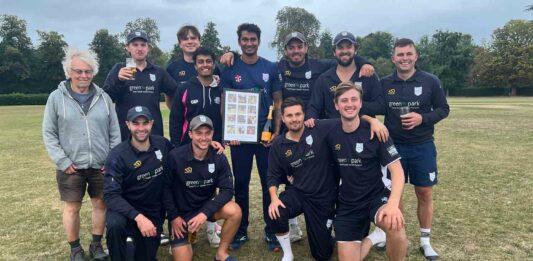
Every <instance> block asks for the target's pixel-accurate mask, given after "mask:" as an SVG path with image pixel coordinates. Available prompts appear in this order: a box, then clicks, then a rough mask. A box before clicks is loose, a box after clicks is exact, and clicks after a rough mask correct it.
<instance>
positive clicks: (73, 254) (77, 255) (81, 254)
mask: <svg viewBox="0 0 533 261" xmlns="http://www.w3.org/2000/svg"><path fill="white" fill-rule="evenodd" d="M84 260H85V251H83V248H82V247H81V246H79V247H75V248H72V249H70V261H84Z"/></svg>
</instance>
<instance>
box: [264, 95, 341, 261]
mask: <svg viewBox="0 0 533 261" xmlns="http://www.w3.org/2000/svg"><path fill="white" fill-rule="evenodd" d="M281 113H282V120H283V123H284V124H285V126H286V129H287V131H286V132H285V133H283V134H282V135H280V137H278V138H277V139H275V140H274V142H273V144H272V147H271V149H270V153H269V158H268V163H269V165H268V186H269V192H270V197H271V199H272V203H270V207H269V216H270V218H271V219H272V221H271V222H272V227H273V230H274V232H275V233H276V237H277V238H278V241H279V242H280V245H281V247H282V249H283V259H282V260H283V261H290V260H293V254H292V249H291V241H290V238H289V223H288V219H290V218H294V217H296V216H298V215H300V214H302V213H303V214H304V217H305V224H306V228H307V236H308V239H309V240H308V241H309V247H310V249H311V255H312V256H313V257H314V258H315V259H316V260H329V259H330V258H331V255H332V253H333V242H332V241H331V223H332V219H333V214H334V208H335V202H336V199H337V189H336V188H337V184H336V183H337V180H336V177H335V172H334V169H333V165H332V163H333V162H332V159H331V157H330V153H329V151H328V146H327V143H326V136H327V134H328V132H329V130H330V129H331V127H332V126H334V125H332V124H327V123H325V122H322V121H317V123H316V126H315V127H314V128H313V129H310V128H307V127H305V126H304V118H305V113H304V104H303V102H302V100H300V99H299V98H294V97H290V98H287V99H285V100H284V101H283V104H282V105H281ZM287 177H288V179H289V181H290V183H291V186H287V187H286V188H285V191H283V192H281V193H280V195H279V197H278V195H277V190H278V186H279V185H280V184H282V183H284V181H285V180H286V179H287Z"/></svg>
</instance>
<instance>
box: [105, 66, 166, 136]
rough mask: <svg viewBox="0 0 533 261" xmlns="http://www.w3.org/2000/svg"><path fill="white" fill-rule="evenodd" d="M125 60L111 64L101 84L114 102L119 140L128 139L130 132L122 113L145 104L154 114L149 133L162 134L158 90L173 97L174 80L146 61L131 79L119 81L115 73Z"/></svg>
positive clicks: (159, 94) (159, 93)
mask: <svg viewBox="0 0 533 261" xmlns="http://www.w3.org/2000/svg"><path fill="white" fill-rule="evenodd" d="M124 66H125V63H118V64H115V66H113V68H112V69H111V71H110V72H109V74H108V75H107V79H106V80H105V83H104V90H105V91H106V92H107V93H108V94H109V96H111V98H112V99H113V101H114V102H115V104H116V110H117V116H118V121H119V124H120V133H121V135H122V140H123V141H124V140H128V138H129V136H130V133H129V130H128V127H127V126H126V114H127V113H128V110H129V109H130V108H132V107H134V106H138V105H140V106H145V107H147V108H148V109H149V110H150V112H151V113H152V115H153V116H154V126H153V128H152V134H154V135H159V136H163V119H162V117H161V110H160V108H159V103H160V99H161V93H165V94H166V95H168V96H171V97H173V95H174V92H175V91H176V82H175V81H174V80H173V79H172V77H170V75H169V74H168V73H167V72H165V70H163V69H162V68H161V67H159V66H157V65H153V64H151V63H149V62H147V64H146V68H145V69H144V70H143V71H139V70H137V72H136V73H135V80H126V81H121V80H119V79H118V72H119V71H120V69H121V68H122V67H124Z"/></svg>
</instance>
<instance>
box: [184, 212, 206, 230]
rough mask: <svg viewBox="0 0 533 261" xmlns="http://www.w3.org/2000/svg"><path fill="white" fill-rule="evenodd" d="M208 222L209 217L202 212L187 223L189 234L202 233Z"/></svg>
mask: <svg viewBox="0 0 533 261" xmlns="http://www.w3.org/2000/svg"><path fill="white" fill-rule="evenodd" d="M206 220H207V216H206V215H205V214H204V213H202V212H200V213H199V214H198V215H196V216H194V217H193V218H191V219H190V220H189V222H187V225H189V232H191V233H193V232H197V231H200V229H201V228H202V225H203V224H204V223H205V221H206Z"/></svg>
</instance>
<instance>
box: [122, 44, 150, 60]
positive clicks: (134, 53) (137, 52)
mask: <svg viewBox="0 0 533 261" xmlns="http://www.w3.org/2000/svg"><path fill="white" fill-rule="evenodd" d="M126 50H127V51H128V52H129V53H130V55H131V58H133V59H134V60H135V61H145V60H146V57H147V56H148V51H149V50H150V47H149V46H148V42H146V41H145V40H142V39H136V40H133V41H131V42H130V43H129V44H128V45H126Z"/></svg>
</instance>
